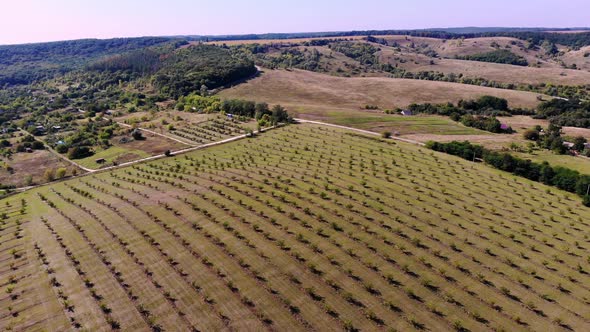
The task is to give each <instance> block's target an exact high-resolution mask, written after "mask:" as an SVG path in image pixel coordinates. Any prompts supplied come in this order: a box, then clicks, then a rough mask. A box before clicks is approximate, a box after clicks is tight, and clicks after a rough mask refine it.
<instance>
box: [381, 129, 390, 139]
mask: <svg viewBox="0 0 590 332" xmlns="http://www.w3.org/2000/svg"><path fill="white" fill-rule="evenodd" d="M381 137H383V138H391V132H390V131H384V132H382V133H381Z"/></svg>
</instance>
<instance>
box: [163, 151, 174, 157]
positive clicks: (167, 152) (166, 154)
mask: <svg viewBox="0 0 590 332" xmlns="http://www.w3.org/2000/svg"><path fill="white" fill-rule="evenodd" d="M164 155H165V156H166V157H170V156H171V155H172V151H170V150H166V151H165V152H164Z"/></svg>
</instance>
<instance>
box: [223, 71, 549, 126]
mask: <svg viewBox="0 0 590 332" xmlns="http://www.w3.org/2000/svg"><path fill="white" fill-rule="evenodd" d="M220 94H221V96H223V97H231V98H245V99H252V100H258V101H266V102H269V103H273V104H275V103H277V104H281V105H285V106H288V107H289V108H290V110H291V111H292V112H294V114H296V115H298V116H303V115H313V116H316V117H318V118H321V117H322V112H325V111H328V110H330V111H343V112H358V111H359V110H361V109H363V108H364V107H365V105H375V106H379V107H380V108H382V109H386V108H395V107H405V106H407V105H409V104H411V103H445V102H454V103H456V102H457V101H459V100H460V99H473V98H477V97H479V96H482V95H491V96H496V97H501V98H506V99H507V100H508V102H509V103H510V105H511V106H513V107H525V108H533V107H535V106H536V105H537V104H538V103H539V101H538V100H537V96H538V94H535V93H531V92H523V91H514V90H506V89H494V88H488V87H479V86H473V85H466V84H458V83H448V82H434V81H422V80H409V79H393V78H386V77H351V78H347V77H335V76H330V75H325V74H319V73H313V72H309V71H303V70H266V69H265V70H264V72H263V73H262V74H261V75H260V76H259V77H257V78H255V79H252V80H250V81H248V82H247V83H245V84H240V85H237V86H235V87H233V88H231V89H227V90H224V91H222V92H221V93H220Z"/></svg>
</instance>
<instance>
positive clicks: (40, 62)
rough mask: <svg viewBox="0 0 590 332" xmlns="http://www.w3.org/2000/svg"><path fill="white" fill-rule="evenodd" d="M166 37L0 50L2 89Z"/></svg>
mask: <svg viewBox="0 0 590 332" xmlns="http://www.w3.org/2000/svg"><path fill="white" fill-rule="evenodd" d="M170 40H171V39H170V38H164V37H144V38H117V39H106V40H100V39H84V40H70V41H62V42H52V43H39V44H23V45H4V46H0V86H5V85H16V84H28V83H31V82H32V81H36V80H40V79H44V78H49V77H53V76H55V75H57V74H63V73H66V72H68V71H71V70H73V69H76V68H80V67H81V66H82V65H84V64H85V63H87V62H88V61H90V60H92V59H96V58H99V57H101V56H105V55H110V54H117V53H122V52H127V51H131V50H136V49H141V48H145V47H149V46H153V45H158V44H162V43H165V42H168V41H170Z"/></svg>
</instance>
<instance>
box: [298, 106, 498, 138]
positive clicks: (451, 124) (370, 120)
mask: <svg viewBox="0 0 590 332" xmlns="http://www.w3.org/2000/svg"><path fill="white" fill-rule="evenodd" d="M302 117H304V118H310V119H316V116H314V114H305V115H303V116H302ZM317 120H328V121H329V122H330V123H333V124H337V125H341V126H348V127H354V128H358V129H363V130H369V131H373V132H383V131H389V132H392V133H396V134H398V135H414V134H422V135H423V136H429V135H444V136H449V137H448V138H447V139H452V138H453V137H455V136H456V135H485V134H489V133H488V132H485V131H481V130H478V129H474V128H471V127H466V126H464V125H462V124H460V123H458V122H455V121H453V120H450V119H449V118H448V117H443V116H436V115H418V116H402V115H392V114H385V113H382V112H371V111H365V112H361V111H357V112H336V111H327V112H325V113H324V114H322V116H318V117H317Z"/></svg>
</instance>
